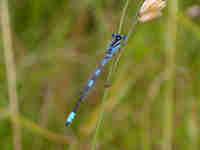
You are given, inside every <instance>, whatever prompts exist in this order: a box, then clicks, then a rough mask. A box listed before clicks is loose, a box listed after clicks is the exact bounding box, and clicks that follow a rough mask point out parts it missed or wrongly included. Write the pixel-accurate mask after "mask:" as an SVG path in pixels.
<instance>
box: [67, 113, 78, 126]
mask: <svg viewBox="0 0 200 150" xmlns="http://www.w3.org/2000/svg"><path fill="white" fill-rule="evenodd" d="M75 116H76V113H75V112H71V113H70V114H69V116H68V117H67V120H66V122H65V125H66V126H68V125H69V124H71V122H72V120H73V119H74V118H75Z"/></svg>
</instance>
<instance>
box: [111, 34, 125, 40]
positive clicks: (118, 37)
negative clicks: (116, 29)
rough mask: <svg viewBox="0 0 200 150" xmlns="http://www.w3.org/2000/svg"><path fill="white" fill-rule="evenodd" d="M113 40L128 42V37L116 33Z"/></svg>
mask: <svg viewBox="0 0 200 150" xmlns="http://www.w3.org/2000/svg"><path fill="white" fill-rule="evenodd" d="M112 38H115V39H117V40H121V39H122V40H126V36H125V35H121V34H116V33H113V34H112Z"/></svg>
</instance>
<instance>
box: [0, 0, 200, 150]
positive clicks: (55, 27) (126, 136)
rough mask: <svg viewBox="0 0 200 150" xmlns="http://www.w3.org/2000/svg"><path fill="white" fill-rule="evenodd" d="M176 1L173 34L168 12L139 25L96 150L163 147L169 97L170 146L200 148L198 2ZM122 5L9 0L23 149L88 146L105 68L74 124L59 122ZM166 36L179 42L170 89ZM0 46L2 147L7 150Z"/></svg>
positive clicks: (101, 0)
mask: <svg viewBox="0 0 200 150" xmlns="http://www.w3.org/2000/svg"><path fill="white" fill-rule="evenodd" d="M178 2H179V11H178V15H177V18H175V19H176V22H177V24H176V26H177V33H173V31H174V30H173V29H170V28H169V29H167V27H166V24H167V22H168V21H169V20H170V15H169V16H168V8H166V9H165V10H164V14H163V16H162V17H161V18H159V19H157V20H155V21H152V22H149V23H146V24H139V25H137V26H136V30H135V32H134V35H132V36H131V38H130V40H129V42H128V44H127V45H126V48H125V49H124V52H123V56H122V58H121V59H120V63H119V66H118V68H117V72H115V73H114V74H113V78H112V86H111V87H110V89H109V95H108V98H107V100H106V104H105V113H104V118H103V123H102V124H101V127H100V135H99V137H98V139H99V140H98V141H97V145H96V146H97V148H96V149H101V150H104V149H105V150H106V149H109V150H122V149H123V150H151V149H152V150H161V149H162V146H161V145H162V142H163V141H162V140H163V136H164V135H165V129H164V128H163V127H165V123H166V120H165V119H166V114H165V112H164V111H165V108H166V102H165V101H166V100H167V98H171V99H170V102H171V104H172V105H171V107H172V110H171V112H169V113H171V115H172V117H173V118H172V122H171V123H172V130H171V132H172V139H171V140H172V141H171V143H170V144H171V145H172V149H174V150H191V149H192V150H197V149H198V148H200V142H199V141H200V137H199V136H200V131H199V126H200V120H199V117H198V116H199V115H200V92H199V91H200V60H199V59H200V51H199V47H200V43H199V42H200V19H199V18H200V16H195V17H192V16H190V15H189V13H188V9H189V8H192V7H193V6H194V5H200V1H198V0H187V1H186V0H179V1H178ZM139 3H140V1H139V0H131V1H130V4H129V7H128V10H127V13H126V17H125V22H124V26H123V28H122V33H123V34H126V33H127V32H128V30H129V28H130V26H131V24H132V23H133V22H134V16H135V13H136V11H137V10H138V8H139ZM124 5H125V0H119V1H116V0H96V1H92V0H81V1H75V0H59V1H58V0H51V1H49V0H21V1H17V0H12V1H11V0H10V1H9V13H10V26H11V30H12V40H13V49H14V59H15V63H16V71H17V94H18V100H19V102H18V103H19V118H17V119H18V120H19V123H20V127H21V130H20V131H21V144H22V149H24V150H25V149H29V150H46V149H48V150H53V149H54V150H64V149H69V150H79V149H89V148H90V146H91V141H92V137H93V134H94V131H95V130H94V129H95V126H96V121H97V119H98V112H99V107H100V104H101V100H102V96H103V94H104V84H105V81H106V77H107V75H108V71H109V65H110V64H109V65H107V66H106V67H105V69H104V72H103V74H102V75H101V77H100V78H99V79H98V81H97V83H96V87H95V89H94V90H93V92H92V93H91V94H90V96H89V97H88V98H87V100H86V102H85V103H84V104H82V105H81V108H80V110H79V112H78V115H77V118H76V119H75V120H74V121H73V124H72V126H70V127H65V126H64V123H65V119H66V116H67V115H68V114H69V112H70V111H71V110H72V107H73V106H74V103H75V102H76V100H77V97H78V95H79V92H80V90H81V87H82V86H83V85H84V84H85V82H87V79H88V77H89V76H90V74H91V72H92V71H93V70H94V69H95V67H96V66H97V64H98V63H99V61H100V60H101V58H102V56H103V54H104V52H105V50H106V47H107V45H108V43H109V41H110V40H111V34H112V33H113V32H117V30H118V26H119V21H120V16H121V13H122V9H123V7H124ZM199 11H200V10H199ZM166 32H172V33H171V34H172V35H173V34H176V37H177V38H176V39H175V40H176V41H175V42H176V43H175V44H176V49H175V52H174V53H175V56H174V67H175V68H174V73H173V74H174V78H173V79H174V80H172V81H171V84H173V86H172V87H171V89H170V86H169V87H167V84H165V83H166V82H167V79H166V68H167V65H168V64H169V63H168V61H169V58H170V55H169V54H168V52H167V50H168V49H167V48H168V47H169V46H168V45H167V43H168V42H166V35H167V34H166ZM1 33H2V30H1ZM1 35H2V34H1ZM0 39H1V40H0V41H1V42H0V48H1V51H0V53H1V55H0V62H1V63H0V67H1V69H0V112H1V113H0V139H1V140H0V149H2V150H13V149H15V147H14V146H13V141H12V140H13V139H12V136H13V132H12V127H11V118H12V116H11V114H10V111H9V97H8V85H7V75H6V67H5V58H4V54H3V42H2V40H3V38H2V36H0ZM172 40H173V39H172ZM172 71H173V70H172ZM166 88H169V89H170V90H171V91H173V92H172V93H171V92H170V90H166ZM168 92H169V93H168ZM168 94H169V95H170V94H171V96H167V95H168Z"/></svg>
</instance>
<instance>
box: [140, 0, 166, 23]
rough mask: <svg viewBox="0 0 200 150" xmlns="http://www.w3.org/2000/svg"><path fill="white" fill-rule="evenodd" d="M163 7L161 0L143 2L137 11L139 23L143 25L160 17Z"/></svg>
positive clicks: (164, 3)
mask: <svg viewBox="0 0 200 150" xmlns="http://www.w3.org/2000/svg"><path fill="white" fill-rule="evenodd" d="M165 6H166V2H165V1H163V0H145V1H144V3H143V5H142V7H141V8H140V11H139V21H140V22H141V23H144V22H148V21H151V20H154V19H156V18H158V17H160V16H161V15H162V12H161V10H162V9H163V8H164V7H165Z"/></svg>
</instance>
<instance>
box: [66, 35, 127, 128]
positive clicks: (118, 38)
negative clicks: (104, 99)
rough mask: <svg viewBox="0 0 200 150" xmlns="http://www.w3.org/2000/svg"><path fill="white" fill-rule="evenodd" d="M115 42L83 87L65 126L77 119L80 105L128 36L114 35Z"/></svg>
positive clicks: (112, 42) (111, 44)
mask: <svg viewBox="0 0 200 150" xmlns="http://www.w3.org/2000/svg"><path fill="white" fill-rule="evenodd" d="M112 37H113V40H112V41H111V43H110V44H109V46H108V48H107V51H106V53H105V55H104V58H103V59H102V61H101V63H100V64H99V65H98V67H97V68H96V70H95V71H94V73H93V74H92V76H91V78H89V80H88V83H87V84H86V85H85V86H84V87H83V90H82V93H81V96H80V97H79V99H78V102H77V103H76V105H75V106H74V109H73V110H72V112H71V113H70V114H69V116H68V117H67V119H66V122H65V125H66V126H67V125H69V124H71V122H72V120H73V119H74V118H75V116H76V113H77V111H78V108H79V107H80V104H81V103H82V102H83V101H84V100H85V98H86V97H87V95H88V92H89V91H90V89H91V88H92V87H93V85H94V83H95V81H96V79H97V77H98V76H99V75H100V73H101V72H102V69H103V67H104V66H105V64H106V63H107V62H108V61H109V60H110V59H111V58H112V57H113V55H114V54H115V53H117V52H118V50H119V49H120V47H121V44H122V42H123V41H125V40H126V36H124V35H121V34H112Z"/></svg>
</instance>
